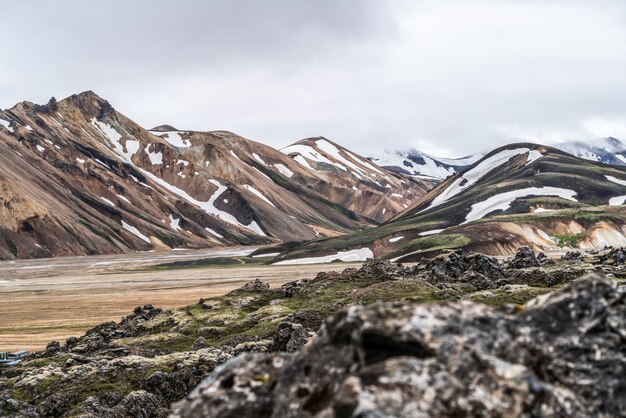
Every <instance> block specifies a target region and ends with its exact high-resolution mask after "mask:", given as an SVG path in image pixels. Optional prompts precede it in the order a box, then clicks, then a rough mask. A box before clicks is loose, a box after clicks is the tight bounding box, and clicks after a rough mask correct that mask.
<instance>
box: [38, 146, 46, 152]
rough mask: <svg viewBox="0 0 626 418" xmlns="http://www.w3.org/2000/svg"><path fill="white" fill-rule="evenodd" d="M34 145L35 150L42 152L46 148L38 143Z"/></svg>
mask: <svg viewBox="0 0 626 418" xmlns="http://www.w3.org/2000/svg"><path fill="white" fill-rule="evenodd" d="M35 147H36V148H37V151H39V152H44V151H45V150H46V149H45V148H44V147H42V146H41V145H39V144H37V145H35Z"/></svg>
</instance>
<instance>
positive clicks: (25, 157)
mask: <svg viewBox="0 0 626 418" xmlns="http://www.w3.org/2000/svg"><path fill="white" fill-rule="evenodd" d="M624 164H626V147H624V145H623V144H622V143H621V141H619V140H618V139H615V138H606V139H603V140H599V141H595V142H587V143H582V142H569V143H564V144H561V145H559V146H558V147H548V146H542V145H537V144H530V143H519V144H510V145H507V146H505V147H501V148H498V149H496V150H494V151H491V152H489V153H488V154H475V155H472V156H468V157H465V158H462V159H441V158H435V157H431V156H429V155H426V154H423V153H419V152H417V151H408V152H395V153H385V154H384V155H383V156H381V157H376V158H365V157H363V156H360V155H358V154H356V153H354V152H352V151H350V150H348V149H346V148H344V147H342V146H340V145H339V144H337V143H335V142H333V141H331V140H329V139H327V138H323V137H315V138H307V139H303V140H300V141H297V142H295V143H293V144H292V145H289V146H287V147H284V148H282V149H280V150H279V149H274V148H272V147H270V146H267V145H264V144H262V143H259V142H255V141H252V140H250V139H246V138H243V137H241V136H239V135H236V134H234V133H232V132H227V131H207V132H199V131H188V130H180V129H176V128H174V127H173V126H170V125H161V126H157V127H154V128H151V129H145V128H143V127H141V126H139V125H138V124H137V123H135V122H133V121H132V120H131V119H130V118H128V117H127V116H125V115H123V114H122V113H120V112H118V111H117V110H116V109H114V108H113V107H112V106H111V105H110V104H109V103H108V102H107V101H106V100H104V99H102V98H100V97H99V96H97V95H96V94H95V93H93V92H84V93H81V94H77V95H73V96H70V97H68V98H66V99H64V100H61V101H58V102H57V101H56V100H55V99H54V98H53V99H51V100H50V101H49V102H48V103H47V104H45V105H37V104H34V103H30V102H22V103H19V104H17V105H15V106H14V107H12V108H11V109H8V110H4V111H2V112H0V202H1V203H2V204H1V205H0V259H13V258H33V257H37V258H38V257H51V256H64V255H89V254H110V253H124V252H130V251H159V250H171V249H177V248H206V247H218V246H232V245H269V246H270V248H272V250H271V251H273V252H277V251H278V252H280V253H281V254H280V255H279V256H278V257H277V258H276V259H275V262H278V263H287V264H288V263H301V262H328V261H334V260H344V261H350V260H364V259H366V258H368V257H372V256H376V257H385V258H389V259H392V260H402V261H407V260H411V259H414V258H415V257H421V256H423V255H424V254H428V253H432V252H433V251H435V252H436V251H439V250H441V249H445V248H457V247H464V248H470V249H475V250H477V251H481V252H484V253H487V254H508V253H510V252H511V251H513V250H514V249H515V248H516V247H517V246H519V245H530V246H532V247H534V248H535V249H536V250H550V249H557V248H559V247H563V246H574V247H581V248H596V247H603V246H608V245H625V244H626V237H625V236H624V228H623V227H624V222H623V214H622V209H621V205H622V203H624V201H626V166H624Z"/></svg>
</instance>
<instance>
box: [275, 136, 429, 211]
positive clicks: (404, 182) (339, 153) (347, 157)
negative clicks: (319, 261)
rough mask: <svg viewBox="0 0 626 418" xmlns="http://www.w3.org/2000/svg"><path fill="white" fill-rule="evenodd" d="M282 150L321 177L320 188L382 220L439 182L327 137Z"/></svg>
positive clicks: (355, 208) (400, 209) (341, 202)
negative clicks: (386, 165) (385, 164)
mask: <svg viewBox="0 0 626 418" xmlns="http://www.w3.org/2000/svg"><path fill="white" fill-rule="evenodd" d="M281 152H282V153H284V154H285V155H288V156H289V157H290V158H291V159H292V160H293V161H295V162H297V163H298V164H299V165H300V167H301V168H302V169H304V170H305V171H306V172H307V173H313V174H314V175H315V177H316V178H318V179H320V180H321V181H320V182H318V183H317V184H316V185H312V187H314V188H315V189H316V190H317V191H318V192H320V193H322V194H323V195H324V196H329V198H330V199H332V200H333V201H334V202H336V203H339V204H341V205H342V206H344V207H345V208H347V209H350V210H352V211H355V212H357V213H360V214H362V215H363V216H366V217H368V218H371V219H374V220H376V221H379V222H383V221H385V220H387V219H390V218H391V217H392V214H393V215H396V214H398V213H400V212H402V211H403V210H405V209H406V208H408V206H409V205H410V204H412V203H414V202H415V201H416V200H417V199H418V198H419V197H421V196H423V195H424V194H425V193H426V191H427V190H429V189H431V188H432V187H433V186H434V185H435V184H436V181H433V180H432V179H429V180H419V179H415V178H413V177H412V176H407V175H404V174H401V173H397V172H393V171H390V170H386V169H384V168H382V167H380V166H378V165H377V164H374V163H372V162H371V161H370V160H368V159H367V158H364V157H362V156H360V155H358V154H355V153H353V152H350V151H349V150H347V149H345V148H343V147H342V146H340V145H338V144H336V143H334V142H332V141H330V140H328V139H326V138H323V137H317V138H308V139H303V140H301V141H298V142H296V143H295V144H292V145H289V146H288V147H285V148H283V149H281ZM357 186H359V187H357ZM346 190H350V191H351V192H349V193H345V191H346Z"/></svg>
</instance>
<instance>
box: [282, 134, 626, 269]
mask: <svg viewBox="0 0 626 418" xmlns="http://www.w3.org/2000/svg"><path fill="white" fill-rule="evenodd" d="M625 201H626V167H623V166H611V165H605V164H601V163H599V162H596V161H589V160H586V159H581V158H579V157H576V156H574V155H571V154H568V153H566V152H564V151H561V150H559V149H556V148H553V147H548V146H541V145H536V144H529V143H519V144H510V145H507V146H505V147H501V148H498V149H496V150H494V151H492V152H490V153H489V154H487V155H485V156H484V157H483V158H481V159H480V160H479V161H477V162H476V163H474V164H472V165H471V166H469V167H468V168H466V169H465V170H464V171H463V172H461V173H457V174H455V175H453V176H450V177H449V178H448V179H447V180H445V181H443V182H441V183H440V184H438V185H437V186H436V187H434V188H433V189H432V190H431V191H429V192H428V193H427V194H426V195H425V196H423V197H422V198H420V199H419V200H418V201H417V202H416V203H414V204H413V205H412V206H411V207H410V208H408V209H407V210H405V211H404V212H402V213H401V214H399V215H397V216H396V217H394V218H393V219H391V220H389V221H387V222H385V223H384V224H383V225H381V226H378V227H375V228H372V229H368V230H366V231H362V232H359V233H353V234H350V235H346V236H342V237H338V238H334V239H325V240H317V241H313V242H310V243H305V244H303V245H302V246H299V247H296V248H293V249H290V250H289V251H286V252H284V253H283V254H282V255H280V256H279V257H278V258H277V260H276V261H277V262H278V263H281V264H291V263H303V262H305V263H316V262H323V261H330V260H337V259H339V260H353V261H356V260H362V259H366V258H370V257H383V258H388V259H391V260H394V261H396V260H397V261H412V260H415V259H417V258H420V257H423V256H424V255H427V254H432V253H437V252H439V251H441V250H443V249H450V248H466V249H471V250H474V251H480V252H483V253H486V254H492V255H504V254H510V253H512V252H514V251H515V249H516V248H518V247H519V246H524V245H527V246H530V247H533V248H534V249H535V250H539V251H542V250H558V249H559V248H561V247H576V248H586V249H593V248H601V247H606V246H624V245H626V236H625V233H626V210H625V209H624V206H622V204H623V203H624V202H625Z"/></svg>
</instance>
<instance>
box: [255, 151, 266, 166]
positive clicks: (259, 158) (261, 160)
mask: <svg viewBox="0 0 626 418" xmlns="http://www.w3.org/2000/svg"><path fill="white" fill-rule="evenodd" d="M252 156H253V157H254V159H255V160H257V161H258V162H260V163H261V164H263V165H267V164H265V161H263V158H261V157H259V154H257V153H256V152H253V153H252Z"/></svg>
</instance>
